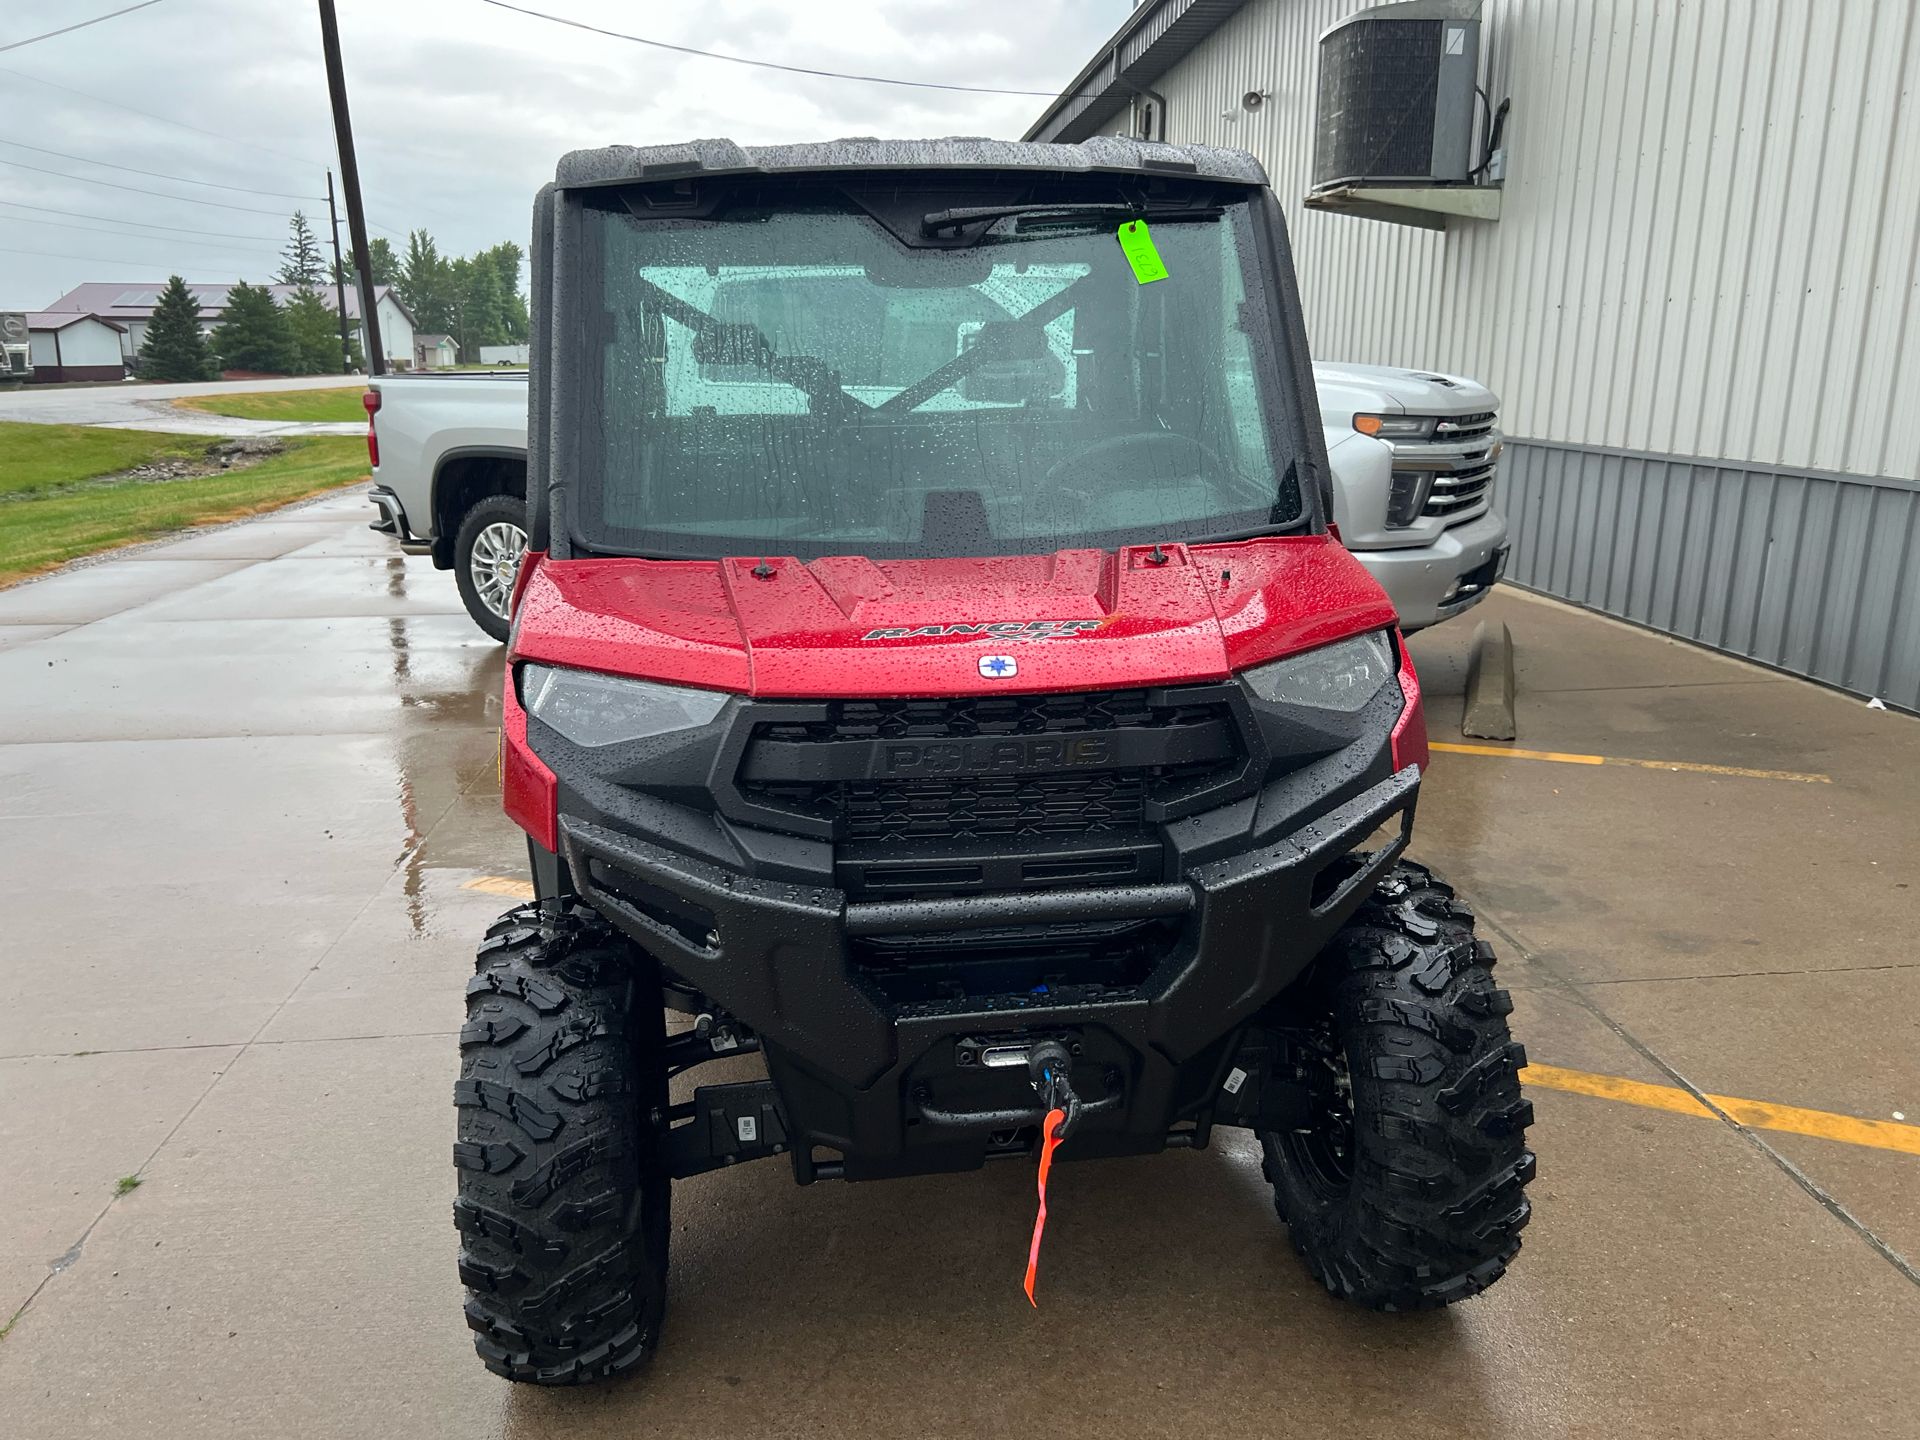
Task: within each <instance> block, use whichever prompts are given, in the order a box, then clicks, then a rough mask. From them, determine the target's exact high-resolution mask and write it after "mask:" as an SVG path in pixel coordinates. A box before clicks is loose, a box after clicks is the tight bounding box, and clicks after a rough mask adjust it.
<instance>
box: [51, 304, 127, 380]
mask: <svg viewBox="0 0 1920 1440" xmlns="http://www.w3.org/2000/svg"><path fill="white" fill-rule="evenodd" d="M126 339H127V327H126V326H124V325H122V324H120V323H118V322H117V321H113V320H102V319H101V318H100V317H99V316H97V315H83V314H79V313H77V312H71V311H59V310H40V311H34V312H31V313H29V314H28V315H27V345H28V349H29V351H30V353H31V354H32V356H33V378H34V379H35V380H37V381H39V382H41V383H42V384H49V383H53V382H56V381H61V380H124V379H126V378H127V366H126V360H125V352H124V349H123V347H124V345H125V344H126Z"/></svg>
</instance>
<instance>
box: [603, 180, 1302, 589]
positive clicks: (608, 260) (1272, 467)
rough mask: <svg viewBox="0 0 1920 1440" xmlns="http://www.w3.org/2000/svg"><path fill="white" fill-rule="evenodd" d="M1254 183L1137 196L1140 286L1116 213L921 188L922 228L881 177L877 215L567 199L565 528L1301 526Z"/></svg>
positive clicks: (625, 536)
mask: <svg viewBox="0 0 1920 1440" xmlns="http://www.w3.org/2000/svg"><path fill="white" fill-rule="evenodd" d="M1245 196H1246V192H1244V191H1231V192H1228V201H1227V203H1221V204H1209V205H1205V206H1201V205H1195V206H1192V207H1189V208H1186V209H1181V208H1179V207H1177V206H1173V207H1169V206H1164V205H1163V206H1161V207H1160V209H1159V211H1158V212H1157V213H1152V212H1150V218H1149V227H1150V233H1151V237H1152V242H1153V244H1154V246H1155V247H1156V248H1157V250H1158V254H1159V257H1160V260H1161V261H1162V263H1163V264H1164V267H1165V270H1166V278H1164V279H1159V280H1154V281H1152V282H1151V283H1142V282H1141V280H1140V279H1139V278H1138V277H1137V275H1136V272H1135V270H1134V268H1133V266H1132V265H1131V264H1130V262H1129V260H1128V256H1127V254H1126V252H1125V251H1123V249H1122V247H1121V244H1120V242H1119V238H1118V235H1117V230H1118V228H1119V226H1120V225H1121V224H1123V223H1126V219H1127V216H1126V213H1125V211H1124V210H1119V209H1116V207H1115V206H1113V205H1111V204H1100V205H1090V204H1072V203H1070V204H1062V205H1057V206H1053V207H1046V206H1037V207H1036V206H1032V205H1028V206H1025V207H1015V206H1003V207H987V206H975V207H973V208H971V209H969V210H964V211H962V210H955V211H951V212H948V211H945V210H944V209H943V208H942V207H941V206H940V205H938V204H935V203H932V202H929V203H928V205H927V206H925V207H919V206H914V205H913V204H912V202H911V200H910V199H909V200H908V202H907V205H908V209H909V210H911V214H912V222H913V226H914V228H915V229H916V230H917V231H919V232H920V233H921V234H922V235H929V236H932V237H934V238H933V243H932V244H928V243H924V241H923V242H922V243H908V241H907V240H903V239H902V238H900V231H901V230H902V228H903V224H902V221H901V220H900V218H899V215H898V214H897V213H895V212H896V211H898V210H899V208H900V207H899V204H898V203H897V202H898V201H899V199H900V197H899V195H898V194H897V193H896V194H895V195H894V196H893V199H894V200H895V202H896V204H895V205H894V207H893V208H892V209H890V210H889V211H888V214H887V221H886V223H882V221H881V220H880V219H876V218H875V217H874V216H873V215H871V214H869V213H867V212H866V211H864V210H863V209H861V208H860V207H859V206H857V205H856V204H855V203H853V202H852V201H850V200H843V199H839V198H838V197H833V198H823V195H822V192H821V191H820V190H819V189H818V188H815V189H811V190H807V191H800V192H792V193H790V194H789V195H787V196H786V198H785V200H784V201H780V200H776V201H775V203H768V202H767V198H766V196H765V194H764V193H763V194H761V195H758V196H756V197H755V198H754V202H753V203H744V202H742V203H731V204H726V203H723V204H722V205H720V206H719V207H718V209H717V210H716V211H715V212H714V213H713V214H712V215H711V216H709V217H708V218H699V219H657V218H640V217H638V216H636V215H634V214H632V213H629V211H628V210H627V208H626V207H625V206H623V205H619V204H618V202H617V201H615V202H612V203H613V204H614V205H616V206H617V207H618V208H588V209H585V210H583V211H582V212H581V213H582V219H583V222H584V234H583V236H582V244H581V246H580V247H579V254H580V259H581V262H582V270H583V274H582V276H581V282H582V283H581V286H580V288H579V289H578V290H575V291H574V293H575V294H581V295H583V313H581V314H580V315H579V316H578V317H576V318H577V321H578V325H577V329H576V339H575V342H574V343H577V344H578V345H579V346H580V347H581V348H580V350H579V351H578V352H577V354H578V356H579V360H580V368H579V369H578V370H576V371H575V374H576V375H577V376H578V377H579V382H580V383H579V385H578V386H577V387H575V394H576V395H577V401H576V403H577V405H578V409H577V410H576V411H575V413H574V415H573V417H572V420H573V423H574V425H575V427H576V428H575V431H574V434H575V437H576V441H575V443H576V445H577V449H576V450H575V458H576V462H577V463H576V464H575V465H574V466H571V467H570V468H571V469H572V470H573V471H574V475H575V478H576V480H577V489H576V490H575V492H574V495H573V497H572V500H571V504H570V508H571V511H572V528H573V532H574V534H575V536H576V538H577V539H578V540H579V541H580V542H581V544H582V545H583V546H585V547H586V548H587V549H588V550H591V551H598V552H602V553H614V554H619V553H630V554H643V555H659V556H687V557H719V556H726V555H761V554H774V555H795V556H798V557H800V558H802V559H816V558H818V557H820V556H823V555H835V554H861V555H867V556H871V557H874V558H889V557H893V558H898V557H905V556H913V557H937V556H974V555H1014V554H1031V553H1041V552H1048V551H1053V550H1060V549H1069V548H1082V547H1091V548H1102V549H1107V548H1112V547H1114V546H1117V545H1122V544H1134V543H1139V544H1147V543H1154V542H1169V541H1177V540H1200V539H1207V538H1215V537H1219V538H1226V537H1229V536H1233V535H1244V534H1245V533H1246V532H1248V531H1267V530H1284V529H1288V528H1292V527H1295V526H1300V525H1303V524H1304V515H1303V510H1302V501H1301V490H1300V484H1299V481H1298V475H1297V468H1296V466H1295V464H1294V461H1295V458H1296V457H1295V455H1294V453H1293V450H1292V445H1291V442H1290V440H1289V438H1288V437H1289V436H1290V435H1292V434H1294V433H1297V431H1298V426H1297V416H1294V415H1293V414H1292V411H1291V408H1290V407H1291V405H1292V402H1291V400H1290V399H1289V398H1288V395H1289V393H1290V392H1287V391H1286V390H1285V387H1284V386H1283V385H1282V383H1281V381H1280V378H1279V377H1280V372H1279V369H1278V361H1277V360H1276V358H1275V356H1274V353H1273V350H1274V345H1273V340H1272V336H1271V334H1270V330H1269V326H1268V321H1267V315H1268V302H1267V299H1266V297H1265V295H1264V294H1263V291H1262V281H1261V279H1260V270H1259V267H1258V265H1257V263H1256V257H1255V250H1254V239H1253V232H1254V221H1253V217H1252V216H1251V215H1250V214H1249V213H1248V210H1249V204H1250V201H1249V200H1248V199H1247V198H1244V197H1245ZM602 203H604V202H602ZM635 208H638V207H637V206H636V207H635ZM923 208H924V209H925V210H926V211H927V212H928V213H926V214H925V215H924V217H923V215H922V209H923ZM1018 209H1024V210H1025V211H1026V212H1027V213H1005V212H1007V211H1013V210H1018ZM949 213H950V214H953V215H960V216H963V217H964V218H962V219H960V220H954V221H943V220H942V216H943V215H946V214H949ZM942 224H944V225H946V227H947V228H946V229H945V231H944V232H943V231H942V230H941V228H940V226H941V225H942ZM914 238H918V237H914ZM942 244H944V245H945V246H946V248H939V247H940V246H941V245H942Z"/></svg>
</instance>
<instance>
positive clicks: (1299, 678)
mask: <svg viewBox="0 0 1920 1440" xmlns="http://www.w3.org/2000/svg"><path fill="white" fill-rule="evenodd" d="M1393 671H1394V664H1393V645H1392V643H1391V642H1390V641H1389V640H1388V639H1387V635H1386V632H1385V631H1384V630H1374V631H1370V632H1369V633H1367V634H1365V635H1350V636H1348V637H1347V638H1346V639H1345V640H1336V641H1335V642H1334V643H1333V644H1331V645H1322V646H1321V647H1320V648H1319V649H1318V650H1308V651H1306V652H1305V653H1304V654H1300V655H1289V656H1288V657H1287V658H1286V659H1284V660H1275V661H1274V662H1273V663H1272V664H1270V665H1257V666H1255V667H1254V668H1253V669H1251V670H1246V671H1242V672H1241V675H1240V678H1241V680H1243V681H1244V682H1246V686H1247V688H1248V689H1249V690H1251V691H1253V693H1254V694H1255V695H1258V696H1259V697H1260V698H1261V699H1262V700H1269V701H1272V702H1274V703H1276V704H1287V705H1307V706H1311V707H1312V708H1314V709H1316V710H1337V711H1339V712H1340V713H1341V714H1343V715H1351V714H1353V713H1354V712H1355V711H1356V710H1359V709H1360V708H1361V707H1362V706H1364V705H1365V704H1366V703H1367V702H1368V701H1369V700H1371V699H1373V697H1374V696H1375V695H1378V694H1379V693H1380V687H1381V686H1383V685H1385V684H1386V683H1387V679H1388V677H1389V676H1391V675H1392V674H1393Z"/></svg>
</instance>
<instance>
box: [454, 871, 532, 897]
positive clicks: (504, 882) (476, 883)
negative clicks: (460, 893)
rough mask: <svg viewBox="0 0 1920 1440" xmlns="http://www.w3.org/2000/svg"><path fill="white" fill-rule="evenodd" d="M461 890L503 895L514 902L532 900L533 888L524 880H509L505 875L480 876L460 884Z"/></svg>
mask: <svg viewBox="0 0 1920 1440" xmlns="http://www.w3.org/2000/svg"><path fill="white" fill-rule="evenodd" d="M460 888H461V889H462V890H478V891H479V892H480V893H481V894H482V895H505V896H508V897H509V898H511V899H514V900H531V899H533V886H532V885H530V884H528V883H527V882H526V881H525V880H510V879H508V878H507V877H506V876H505V875H482V876H481V877H480V878H479V879H477V880H465V881H462V882H461V885H460Z"/></svg>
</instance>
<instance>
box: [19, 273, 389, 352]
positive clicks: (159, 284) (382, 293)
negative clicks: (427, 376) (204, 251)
mask: <svg viewBox="0 0 1920 1440" xmlns="http://www.w3.org/2000/svg"><path fill="white" fill-rule="evenodd" d="M165 288H166V282H165V281H164V280H161V281H156V282H153V283H149V284H142V285H128V284H108V283H98V282H96V283H92V284H86V285H80V286H76V287H75V288H74V289H72V290H69V291H68V292H67V293H66V294H65V295H62V296H61V297H60V298H59V299H58V300H56V301H54V302H53V303H52V304H51V305H49V306H48V307H47V311H48V312H54V311H59V312H71V313H77V314H82V315H91V316H93V317H95V318H96V319H99V320H104V321H107V322H109V323H111V324H115V325H119V326H121V327H123V328H124V330H125V332H126V333H125V339H124V340H123V341H122V343H121V347H120V353H121V357H122V358H123V359H124V360H126V361H128V362H131V361H132V359H133V357H134V356H136V355H138V354H139V353H140V346H141V345H142V344H143V343H144V342H145V341H146V338H147V322H148V321H149V320H151V319H152V318H153V310H154V307H155V306H156V305H158V304H159V303H160V292H161V291H162V290H164V289H165ZM313 288H314V290H315V292H316V293H317V294H318V295H319V296H320V300H321V303H322V304H324V305H325V306H326V307H327V308H328V309H329V310H331V309H333V308H334V289H333V286H331V285H316V286H314V287H313ZM187 289H188V290H190V291H191V292H192V293H193V296H194V298H195V299H196V300H198V301H199V302H200V328H201V329H202V330H203V331H205V332H207V333H208V334H211V333H212V332H213V328H214V327H215V326H216V325H218V324H219V323H220V318H221V316H222V315H224V314H225V313H226V308H227V294H228V292H229V291H231V290H232V289H233V287H232V286H231V285H198V284H190V285H188V286H187ZM299 289H300V287H299V286H298V285H269V286H267V290H268V291H269V292H270V293H271V294H272V296H273V298H274V300H275V301H276V302H278V303H279V304H282V305H284V304H286V302H287V301H288V300H289V299H290V298H291V297H292V296H293V295H294V293H295V292H296V291H298V290H299ZM373 297H374V313H375V314H376V315H378V316H379V319H380V345H381V348H382V349H384V350H385V351H386V353H387V358H388V360H389V362H396V361H397V362H405V361H407V360H409V359H411V357H412V355H413V312H412V311H410V310H409V309H407V307H406V305H405V304H404V303H403V302H402V301H401V299H400V297H399V296H397V295H395V294H394V293H393V287H392V286H391V285H376V286H374V287H373ZM359 317H360V293H359V291H357V290H356V289H354V288H353V287H352V286H351V285H350V286H348V287H347V318H348V319H349V320H355V321H357V320H358V319H359ZM359 328H360V327H359V326H357V325H356V326H355V329H356V330H359ZM357 338H358V339H359V341H360V349H361V353H362V354H364V353H365V352H366V338H367V337H366V333H365V331H363V330H361V331H360V333H359V335H358V337H357ZM36 353H38V352H36Z"/></svg>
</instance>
